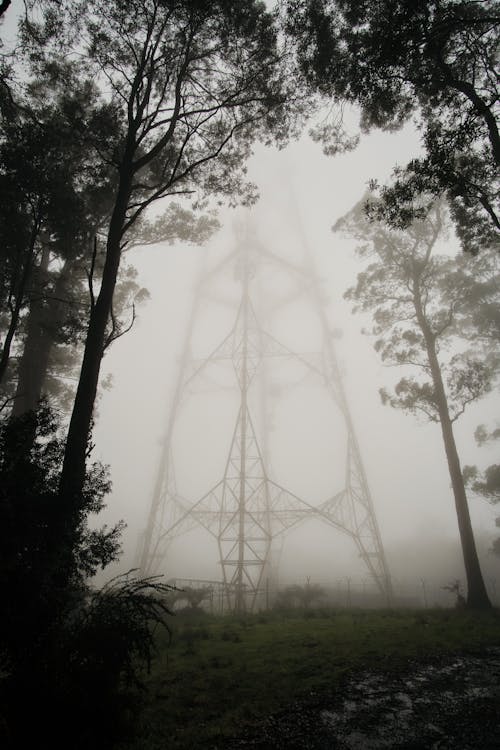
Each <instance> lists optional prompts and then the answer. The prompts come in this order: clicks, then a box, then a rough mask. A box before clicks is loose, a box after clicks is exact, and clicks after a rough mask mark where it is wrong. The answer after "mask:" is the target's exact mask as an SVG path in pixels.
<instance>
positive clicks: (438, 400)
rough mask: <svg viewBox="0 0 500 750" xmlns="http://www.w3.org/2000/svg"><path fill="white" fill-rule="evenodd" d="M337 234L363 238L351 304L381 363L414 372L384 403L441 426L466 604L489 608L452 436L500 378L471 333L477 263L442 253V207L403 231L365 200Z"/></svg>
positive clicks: (384, 396) (384, 391)
mask: <svg viewBox="0 0 500 750" xmlns="http://www.w3.org/2000/svg"><path fill="white" fill-rule="evenodd" d="M335 229H337V230H342V231H344V232H345V233H346V234H347V235H348V236H351V237H354V238H355V239H357V240H358V241H359V242H360V245H359V246H358V248H357V252H358V255H359V256H360V257H361V258H363V259H365V260H366V261H367V266H366V267H365V269H364V270H363V271H362V272H361V273H360V274H359V275H358V279H357V283H356V285H355V286H354V287H352V288H351V289H349V290H348V291H347V292H346V295H345V296H346V298H347V299H349V300H351V301H353V302H354V303H355V308H354V309H355V310H361V311H364V312H369V313H371V314H372V316H373V321H374V324H373V327H372V329H371V333H372V334H373V335H374V336H375V337H376V340H375V344H374V346H375V349H376V351H377V352H378V353H379V354H380V356H381V358H382V360H383V361H384V362H385V363H387V364H389V365H395V366H404V367H405V369H408V368H411V370H412V371H413V373H414V374H411V375H409V374H405V375H404V376H403V377H402V378H401V379H400V380H399V382H398V383H397V385H396V386H395V387H394V389H393V390H388V389H385V388H384V389H382V390H381V397H382V400H383V402H384V403H387V404H390V405H391V406H393V407H395V408H398V409H402V410H404V411H406V412H409V413H412V414H420V415H423V416H424V417H425V418H426V419H428V420H430V421H431V422H435V423H437V424H439V425H440V428H441V434H442V439H443V444H444V448H445V454H446V460H447V464H448V471H449V474H450V479H451V485H452V488H453V495H454V499H455V508H456V513H457V519H458V527H459V532H460V539H461V545H462V551H463V558H464V563H465V570H466V575H467V583H468V597H467V603H468V605H469V606H471V607H478V608H484V607H489V606H490V603H489V599H488V595H487V592H486V588H485V585H484V581H483V578H482V574H481V570H480V566H479V561H478V556H477V551H476V546H475V541H474V536H473V531H472V525H471V520H470V514H469V508H468V502H467V496H466V491H465V487H464V481H463V476H462V470H461V466H460V459H459V455H458V451H457V446H456V442H455V437H454V432H453V425H454V423H455V422H456V420H457V419H458V418H459V417H460V415H461V414H462V413H463V412H464V410H465V409H466V407H467V406H468V405H469V404H471V403H472V402H474V401H476V400H477V399H479V398H481V397H482V396H483V395H484V394H486V393H488V392H489V391H490V389H491V387H492V384H493V382H494V380H495V377H496V375H497V373H498V369H497V368H496V366H495V365H494V362H493V361H488V360H487V359H485V357H484V352H483V351H482V350H481V349H480V348H479V349H478V348H477V343H478V342H475V341H471V338H470V337H469V336H467V335H466V334H465V331H466V326H465V324H466V323H467V324H468V323H469V322H470V315H471V308H470V300H468V299H467V294H466V290H467V289H468V288H469V287H473V286H474V284H475V279H474V262H475V259H474V258H472V257H471V256H468V255H463V256H461V257H458V258H455V257H451V256H449V255H440V254H439V253H438V252H437V251H436V246H437V242H438V239H439V238H440V237H441V236H442V233H443V229H444V227H443V207H442V205H440V204H435V205H434V207H433V208H432V209H431V211H430V212H429V213H428V214H427V216H426V217H425V219H422V220H417V221H414V222H413V223H412V224H411V225H410V226H409V227H408V229H407V230H406V231H405V232H403V231H400V230H394V229H390V228H388V227H387V225H384V224H382V223H377V222H371V221H369V220H368V219H367V217H366V215H365V213H364V210H363V201H362V202H361V203H359V204H358V205H357V206H356V207H355V208H354V209H353V210H352V211H351V212H350V213H349V214H347V215H346V216H345V217H343V218H342V219H340V220H339V221H338V222H337V224H336V225H335ZM457 267H458V268H459V269H460V274H458V272H457ZM458 275H460V283H457V277H458Z"/></svg>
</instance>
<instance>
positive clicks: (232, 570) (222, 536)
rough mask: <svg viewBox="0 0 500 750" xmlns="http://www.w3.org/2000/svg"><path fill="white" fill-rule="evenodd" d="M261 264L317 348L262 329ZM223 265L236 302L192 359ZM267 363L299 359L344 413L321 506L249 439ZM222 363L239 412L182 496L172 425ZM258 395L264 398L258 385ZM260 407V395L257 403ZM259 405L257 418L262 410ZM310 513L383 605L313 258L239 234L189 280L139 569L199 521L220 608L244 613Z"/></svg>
mask: <svg viewBox="0 0 500 750" xmlns="http://www.w3.org/2000/svg"><path fill="white" fill-rule="evenodd" d="M263 263H265V264H266V267H269V266H274V267H275V271H276V272H280V273H285V274H288V276H289V277H290V278H292V279H293V280H294V285H295V287H296V289H295V292H294V294H295V295H302V296H303V297H304V298H305V299H307V300H308V303H309V304H310V305H311V306H312V307H313V308H314V310H315V315H316V318H317V320H318V322H319V326H320V328H321V333H322V340H323V347H322V350H321V351H320V352H316V353H314V354H310V353H309V354H303V353H297V352H295V351H292V350H291V349H290V348H288V347H287V346H285V345H284V344H282V343H281V342H280V341H279V340H277V338H275V337H274V336H273V335H271V334H270V333H269V332H268V331H267V330H266V329H265V327H264V325H263V324H262V322H261V320H260V319H259V316H258V315H257V313H256V309H255V306H254V291H255V290H254V289H253V286H254V278H255V276H256V273H257V271H258V268H259V266H260V265H261V264H263ZM228 268H232V269H233V273H234V271H235V270H236V275H237V279H238V281H239V285H240V295H239V296H240V299H239V305H238V308H237V310H236V311H235V315H234V318H233V322H232V324H231V326H230V328H229V331H228V333H227V335H226V336H225V337H224V338H223V340H222V341H221V342H220V344H219V345H218V346H217V347H216V348H215V349H214V350H213V351H212V353H211V354H210V355H209V356H208V357H205V358H203V359H201V360H199V359H198V360H196V359H194V358H193V357H192V351H191V350H192V339H193V330H194V327H195V324H196V319H197V316H198V315H199V312H200V305H201V302H202V300H203V299H204V295H205V293H206V291H207V289H209V288H210V284H211V282H212V280H213V279H214V278H215V277H217V276H218V275H220V274H222V273H223V272H224V271H225V270H226V271H227V269H228ZM271 360H283V361H290V360H293V361H295V362H298V363H300V365H301V367H302V368H303V369H304V371H305V372H306V373H309V374H310V375H312V376H314V377H315V378H316V379H317V380H318V382H319V383H320V384H322V386H323V387H324V388H325V389H326V391H327V393H328V394H329V395H330V397H331V398H333V400H334V402H335V403H336V405H337V407H338V411H339V412H340V414H341V416H342V418H343V422H344V426H345V433H346V443H347V445H346V454H345V459H341V460H345V472H344V481H343V486H342V487H341V489H340V490H338V491H337V492H336V493H335V494H333V495H331V496H330V497H328V498H327V499H326V500H325V501H323V502H322V503H320V504H312V503H310V502H309V501H308V500H306V499H304V498H303V497H299V496H298V495H297V494H295V493H294V492H291V491H290V490H289V489H288V488H286V487H284V486H282V485H281V484H279V483H278V482H276V481H275V480H274V479H273V478H272V476H271V471H270V467H269V457H268V450H267V448H266V445H267V443H266V437H267V436H266V430H265V428H264V431H263V434H261V435H260V436H258V434H257V430H256V428H255V425H254V420H253V418H252V409H251V403H250V394H251V392H252V389H254V388H255V381H256V380H257V377H256V376H257V374H258V373H259V372H262V370H263V369H265V367H266V363H269V362H270V361H271ZM221 362H226V363H230V364H231V365H232V370H233V375H234V380H235V386H236V388H237V392H238V396H239V398H238V402H239V404H238V409H237V413H236V415H235V419H234V428H233V432H232V437H231V440H230V443H229V449H228V452H227V455H226V460H225V465H224V466H221V476H220V479H219V480H218V481H217V482H216V484H215V485H214V486H212V487H211V488H210V489H209V490H208V492H206V493H205V494H203V496H202V497H199V498H198V499H194V501H193V499H188V498H185V497H183V496H182V495H181V494H180V492H179V490H178V487H177V482H176V472H175V468H176V467H175V460H174V452H173V444H174V440H175V426H176V422H177V419H178V415H179V412H180V409H181V404H182V402H183V401H184V400H185V399H186V398H188V391H189V389H190V388H191V387H192V386H193V384H195V383H196V382H197V380H198V379H199V378H200V377H201V376H202V375H203V373H204V372H206V370H207V368H208V367H209V366H210V365H213V364H214V363H221ZM261 384H262V381H261ZM262 393H263V394H265V384H264V386H263V390H262ZM263 403H264V402H263V401H262V399H261V406H262V405H263ZM262 411H263V412H264V416H265V412H266V409H265V408H263V409H262ZM261 421H262V420H261ZM263 424H264V425H265V419H264V421H263ZM311 518H318V519H321V520H323V521H324V522H326V523H327V524H329V525H330V526H331V527H333V528H334V529H336V530H337V531H339V532H342V533H344V534H347V535H348V536H349V537H350V538H351V539H352V540H353V542H354V544H355V545H356V546H357V548H358V551H359V554H360V556H361V558H362V559H363V561H364V563H365V565H366V567H367V569H368V571H369V573H370V575H371V576H372V578H373V580H374V581H375V582H376V584H377V586H378V588H379V590H380V591H381V592H382V594H383V595H384V596H385V598H386V600H388V601H389V600H390V599H391V596H392V590H391V580H390V575H389V570H388V567H387V563H386V559H385V554H384V549H383V545H382V541H381V537H380V532H379V529H378V525H377V521H376V517H375V512H374V508H373V502H372V499H371V495H370V490H369V487H368V482H367V478H366V474H365V470H364V467H363V463H362V460H361V454H360V449H359V445H358V442H357V439H356V435H355V431H354V426H353V422H352V419H351V415H350V411H349V407H348V403H347V399H346V396H345V392H344V388H343V384H342V379H341V375H340V371H339V366H338V362H337V357H336V353H335V348H334V343H333V337H332V331H331V327H330V324H329V321H328V317H327V314H326V310H325V307H324V304H323V302H322V297H321V290H320V286H319V281H318V278H317V275H316V273H315V269H314V267H313V262H312V258H311V256H310V254H309V253H306V258H305V261H304V265H300V266H299V265H295V264H294V263H292V262H289V261H287V260H285V259H283V258H281V257H279V256H277V255H275V254H273V252H271V251H269V250H267V249H266V248H264V247H262V245H261V244H260V243H259V242H258V241H257V240H255V238H252V236H251V234H249V233H247V235H246V236H244V237H240V238H239V241H238V243H237V247H236V249H235V250H234V251H233V252H231V253H230V254H229V255H228V256H226V258H224V259H223V260H222V261H220V262H219V263H218V264H217V265H216V266H214V267H213V268H212V269H211V270H210V271H208V272H207V271H205V272H203V273H202V275H201V277H200V280H199V282H198V286H197V291H196V294H195V297H194V304H193V307H192V311H191V316H190V320H189V323H188V330H187V335H186V339H185V346H184V351H183V354H182V357H181V362H180V367H179V375H178V380H177V385H176V388H175V393H174V397H173V401H172V403H171V406H170V409H169V414H168V416H167V420H166V431H165V439H164V441H163V446H162V455H161V460H160V464H159V469H158V474H157V478H156V482H155V487H154V491H153V497H152V501H151V507H150V512H149V517H148V523H147V527H146V531H145V532H144V534H143V537H142V542H141V545H140V546H141V551H140V563H139V565H140V568H141V570H142V572H143V573H144V574H147V575H151V574H156V573H166V572H167V570H168V549H169V545H170V543H171V542H172V540H173V539H174V538H176V537H178V536H179V535H180V534H182V533H185V532H187V531H189V530H191V529H192V528H194V527H202V528H204V529H205V530H206V531H207V532H208V533H209V534H210V535H211V536H212V537H213V538H214V539H215V540H216V542H217V545H218V553H219V561H220V565H221V572H222V586H223V590H224V595H225V606H226V607H227V608H229V609H230V610H232V611H235V612H242V611H244V610H252V609H254V608H255V606H256V602H257V601H258V598H259V595H261V594H262V593H263V591H264V581H265V580H266V578H268V576H269V565H270V555H271V546H272V544H273V541H274V543H276V541H277V540H278V539H279V538H280V537H281V536H282V535H284V534H285V533H286V532H287V531H289V530H290V529H291V528H292V527H295V526H297V525H298V524H300V523H301V522H304V521H307V520H309V519H311Z"/></svg>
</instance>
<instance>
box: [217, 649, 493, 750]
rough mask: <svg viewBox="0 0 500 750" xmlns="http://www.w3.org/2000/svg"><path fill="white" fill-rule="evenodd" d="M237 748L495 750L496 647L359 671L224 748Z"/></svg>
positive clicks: (293, 749)
mask: <svg viewBox="0 0 500 750" xmlns="http://www.w3.org/2000/svg"><path fill="white" fill-rule="evenodd" d="M241 748H247V749H250V748H252V750H299V749H300V750H382V749H385V748H398V749H399V748H401V750H409V749H410V748H412V749H413V750H418V749H419V748H420V749H424V748H425V749H427V748H429V749H432V750H451V749H452V748H453V750H500V649H490V650H488V651H486V652H484V653H482V654H480V655H479V654H475V655H470V654H469V655H466V654H464V655H461V656H454V657H441V658H439V659H434V660H433V661H432V662H426V661H411V662H409V663H408V665H407V666H406V667H405V668H404V669H403V670H400V671H399V672H398V673H394V672H392V673H391V672H382V671H367V672H363V673H361V674H358V675H357V676H356V677H354V678H351V679H350V680H348V681H347V682H346V683H345V685H344V686H343V688H342V690H339V691H338V692H337V694H334V695H332V696H331V697H329V698H325V697H324V696H323V697H321V696H315V695H311V696H310V698H309V699H308V700H307V701H304V702H302V703H297V704H296V705H294V706H292V707H291V708H290V709H289V710H287V711H283V712H281V713H279V714H277V715H274V716H271V717H269V718H268V719H267V721H266V722H265V723H264V725H263V726H262V727H261V728H259V730H258V731H257V732H254V733H252V734H251V735H248V736H242V737H239V738H235V739H234V740H232V741H231V742H230V743H228V744H227V745H225V750H238V749H241ZM220 750H222V748H221V749H220Z"/></svg>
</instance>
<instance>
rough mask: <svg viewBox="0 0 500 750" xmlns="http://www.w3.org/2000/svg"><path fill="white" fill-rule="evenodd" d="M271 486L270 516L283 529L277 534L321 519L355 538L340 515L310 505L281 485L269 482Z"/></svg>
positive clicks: (328, 509) (321, 507)
mask: <svg viewBox="0 0 500 750" xmlns="http://www.w3.org/2000/svg"><path fill="white" fill-rule="evenodd" d="M268 484H269V486H270V514H271V518H272V521H274V522H275V525H277V526H279V527H281V528H279V529H278V530H277V531H276V532H275V533H277V534H279V533H283V532H285V531H288V530H289V529H290V528H291V527H292V526H295V525H296V524H298V523H300V522H301V521H307V520H310V519H311V518H320V519H322V520H323V521H326V522H327V523H329V524H330V525H332V526H335V528H337V529H339V531H343V532H345V533H346V534H349V535H350V536H354V534H353V530H352V529H351V528H349V527H348V526H346V525H345V523H344V522H343V519H342V518H341V517H340V516H339V514H338V513H333V512H332V510H331V509H330V508H328V507H326V508H325V507H323V506H321V505H318V506H315V505H312V504H311V503H308V502H307V500H304V499H302V498H301V497H299V496H298V495H295V494H294V493H293V492H290V491H289V490H287V489H285V488H284V487H282V486H281V485H279V484H277V483H276V482H273V481H272V480H270V479H269V480H268Z"/></svg>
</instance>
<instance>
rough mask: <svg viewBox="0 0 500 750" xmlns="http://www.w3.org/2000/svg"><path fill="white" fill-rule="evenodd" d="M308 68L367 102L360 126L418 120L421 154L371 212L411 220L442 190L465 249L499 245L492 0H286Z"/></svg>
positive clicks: (346, 95)
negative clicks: (420, 199)
mask: <svg viewBox="0 0 500 750" xmlns="http://www.w3.org/2000/svg"><path fill="white" fill-rule="evenodd" d="M286 8H287V13H288V15H287V22H286V27H287V30H288V32H289V33H291V34H292V35H293V37H294V38H295V40H296V44H297V53H298V58H299V64H300V66H301V69H302V73H303V75H304V76H305V78H306V80H308V81H309V83H310V84H311V85H312V86H313V87H314V88H316V89H318V90H319V91H321V92H322V93H323V94H325V95H327V96H329V97H333V98H334V99H336V100H340V101H348V102H351V103H353V104H357V105H359V107H360V108H361V126H362V129H363V130H365V131H369V130H371V129H372V128H384V129H386V130H395V129H398V128H400V127H401V126H402V125H403V124H404V123H405V122H407V121H409V120H410V119H414V120H415V121H416V123H417V127H418V128H419V130H420V132H421V143H422V146H423V150H424V153H423V156H421V157H419V158H416V159H413V160H412V161H411V162H410V163H409V164H407V165H406V166H405V167H404V168H396V169H395V171H394V181H393V184H392V185H390V186H388V187H387V186H386V187H383V188H382V189H381V196H382V201H381V202H380V203H378V204H376V205H375V206H374V212H375V214H376V215H377V216H378V217H379V218H381V217H384V218H385V219H386V220H388V221H389V222H390V223H391V224H393V225H394V226H397V227H406V226H408V224H409V223H411V221H412V220H413V219H414V218H415V217H416V216H418V215H421V214H420V207H419V203H418V201H415V199H416V198H418V197H419V196H422V195H424V196H429V195H431V196H434V197H436V196H442V195H443V194H444V195H446V197H447V199H448V201H449V203H450V206H451V213H452V216H453V219H454V222H455V225H456V227H457V231H458V234H459V236H460V238H461V240H462V244H463V246H464V248H465V249H467V250H469V251H471V252H473V253H475V252H477V251H479V250H481V249H483V248H484V247H485V246H486V245H490V244H496V245H497V244H498V230H499V229H500V207H499V203H498V200H499V194H498V182H497V170H498V166H499V164H500V138H499V133H498V114H497V112H496V109H495V108H496V104H497V100H498V92H497V89H496V86H497V78H496V72H495V67H496V57H497V41H498V27H499V24H500V13H499V6H498V2H496V0H487V1H486V2H481V3H478V2H474V1H470V0H431V1H428V0H425V1H423V0H422V1H420V2H407V0H383V2H373V0H364V1H363V2H358V0H288V2H287V3H286Z"/></svg>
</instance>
